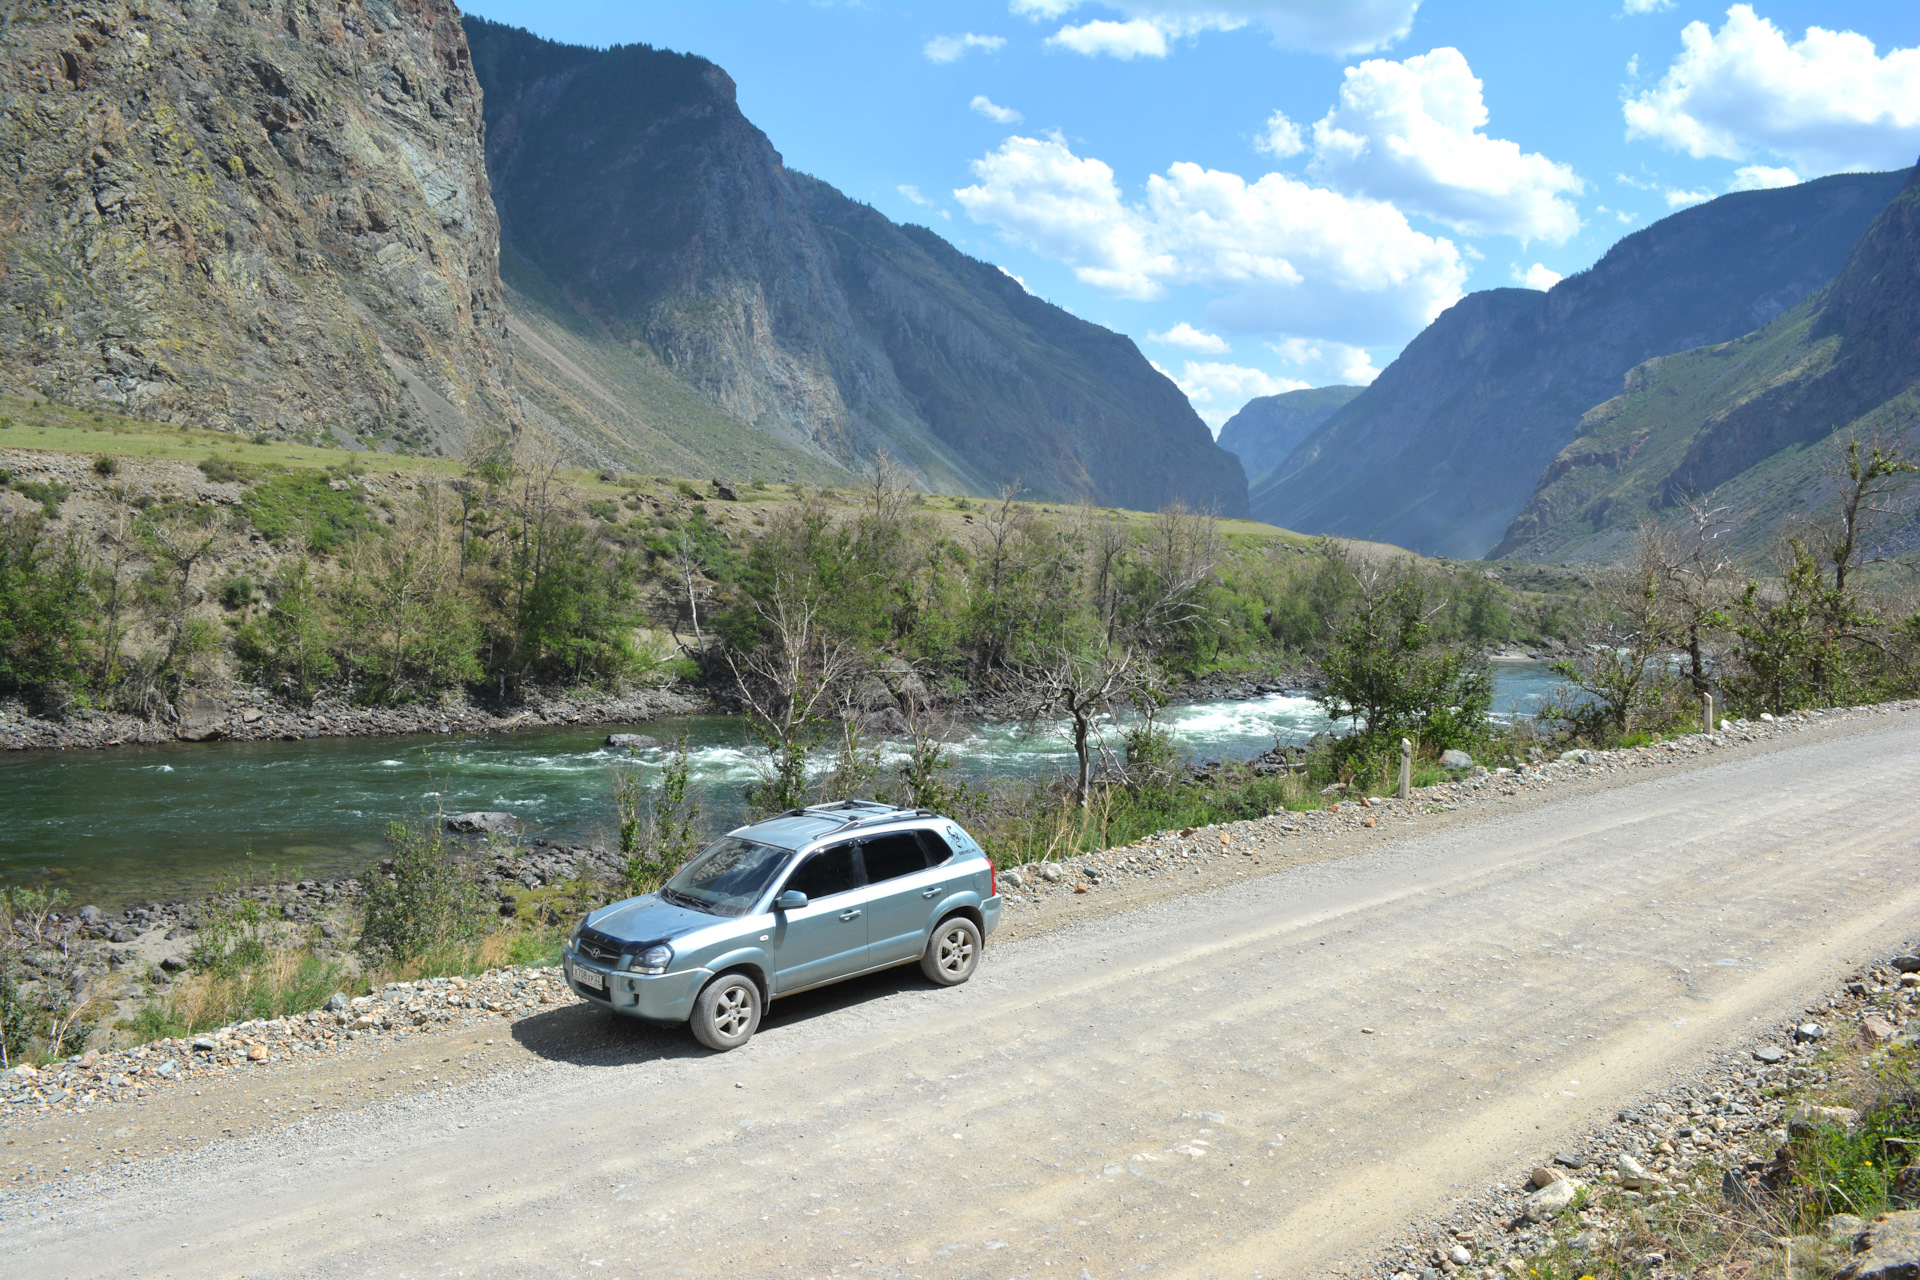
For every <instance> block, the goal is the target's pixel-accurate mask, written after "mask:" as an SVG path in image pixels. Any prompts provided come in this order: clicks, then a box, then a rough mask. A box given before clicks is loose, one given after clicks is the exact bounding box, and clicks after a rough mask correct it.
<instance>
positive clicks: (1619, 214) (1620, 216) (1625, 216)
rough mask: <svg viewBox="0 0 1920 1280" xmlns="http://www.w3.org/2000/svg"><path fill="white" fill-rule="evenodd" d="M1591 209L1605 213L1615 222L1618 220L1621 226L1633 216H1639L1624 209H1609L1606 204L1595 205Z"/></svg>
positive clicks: (1633, 217) (1630, 220)
mask: <svg viewBox="0 0 1920 1280" xmlns="http://www.w3.org/2000/svg"><path fill="white" fill-rule="evenodd" d="M1593 211H1594V212H1595V213H1602V214H1605V215H1607V216H1608V217H1610V218H1612V219H1613V220H1614V221H1615V222H1618V223H1619V224H1620V225H1621V226H1623V227H1624V226H1626V225H1628V224H1629V223H1631V222H1632V221H1633V220H1634V219H1635V218H1637V217H1639V216H1640V215H1639V214H1637V213H1628V212H1627V211H1626V210H1625V209H1609V208H1607V206H1605V205H1603V204H1602V205H1595V206H1594V209H1593Z"/></svg>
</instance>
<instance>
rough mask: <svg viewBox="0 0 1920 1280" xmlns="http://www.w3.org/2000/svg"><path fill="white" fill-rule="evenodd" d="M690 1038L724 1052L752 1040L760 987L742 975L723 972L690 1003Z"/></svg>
mask: <svg viewBox="0 0 1920 1280" xmlns="http://www.w3.org/2000/svg"><path fill="white" fill-rule="evenodd" d="M689 1022H690V1023H691V1025H692V1027H693V1038H694V1039H696V1040H698V1041H699V1042H700V1043H701V1044H703V1045H705V1046H707V1048H709V1049H713V1050H717V1051H718V1052H720V1053H725V1052H726V1051H727V1050H729V1049H738V1048H739V1047H740V1046H741V1045H743V1044H745V1043H746V1042H747V1041H749V1040H751V1039H753V1033H754V1032H755V1031H757V1030H759V1028H760V988H759V987H757V986H755V985H754V983H753V979H752V978H749V977H747V976H746V975H745V974H743V973H724V974H721V975H720V976H719V977H717V978H715V979H714V980H713V981H712V982H709V983H708V984H707V985H706V987H705V988H704V989H703V990H702V991H701V992H700V994H699V995H698V996H696V997H695V998H694V1001H693V1017H692V1018H691V1019H689Z"/></svg>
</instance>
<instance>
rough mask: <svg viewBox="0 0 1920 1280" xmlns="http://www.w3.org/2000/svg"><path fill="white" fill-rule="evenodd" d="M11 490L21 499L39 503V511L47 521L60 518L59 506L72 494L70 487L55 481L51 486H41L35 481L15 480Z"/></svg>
mask: <svg viewBox="0 0 1920 1280" xmlns="http://www.w3.org/2000/svg"><path fill="white" fill-rule="evenodd" d="M13 488H14V491H15V492H17V493H19V494H20V495H21V496H22V497H26V498H32V499H33V500H34V501H35V502H37V503H39V504H40V509H41V510H42V511H44V512H46V513H47V519H49V520H57V519H59V518H60V504H61V503H63V502H65V501H66V500H67V499H68V497H70V496H71V495H72V493H73V490H72V489H71V488H70V487H68V486H67V485H64V484H61V483H60V482H59V481H57V480H56V481H54V482H52V483H51V484H41V483H40V482H39V481H37V480H15V481H14V482H13Z"/></svg>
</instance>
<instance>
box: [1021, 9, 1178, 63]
mask: <svg viewBox="0 0 1920 1280" xmlns="http://www.w3.org/2000/svg"><path fill="white" fill-rule="evenodd" d="M1047 43H1048V44H1050V45H1053V46H1054V47H1055V48H1059V49H1070V50H1072V51H1073V52H1074V53H1078V54H1084V55H1086V56H1087V57H1089V58H1091V57H1095V56H1097V55H1099V54H1103V53H1104V54H1106V55H1107V56H1108V57H1110V58H1119V59H1120V60H1121V61H1123V62H1131V61H1133V59H1135V58H1164V57H1166V56H1167V32H1166V31H1165V30H1164V29H1163V28H1162V27H1161V26H1160V25H1159V24H1157V23H1153V22H1149V21H1147V20H1146V19H1145V18H1135V19H1134V20H1133V21H1131V22H1107V21H1104V20H1102V21H1099V22H1083V23H1081V24H1080V25H1079V26H1077V27H1062V28H1060V29H1059V30H1058V31H1056V32H1054V33H1053V34H1052V35H1050V36H1048V37H1047Z"/></svg>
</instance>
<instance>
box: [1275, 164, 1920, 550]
mask: <svg viewBox="0 0 1920 1280" xmlns="http://www.w3.org/2000/svg"><path fill="white" fill-rule="evenodd" d="M1908 176H1909V171H1905V170H1903V171H1900V172H1897V173H1877V174H1839V175H1836V176H1834V177H1830V178H1822V179H1819V180H1818V181H1814V182H1806V183H1802V184H1800V185H1799V186H1795V187H1785V188H1781V189H1778V190H1772V191H1748V192H1741V193H1738V194H1735V195H1728V196H1722V197H1720V198H1719V199H1717V200H1712V201H1709V202H1707V203H1706V204H1702V205H1698V206H1695V207H1694V208H1691V209H1687V210H1684V211H1682V212H1680V213H1677V214H1674V215H1673V216H1671V217H1668V218H1663V219H1661V220H1660V221H1659V222H1656V223H1654V224H1653V225H1652V226H1650V227H1647V228H1646V229H1645V230H1643V231H1639V232H1636V233H1635V234H1633V235H1631V236H1628V237H1627V238H1625V239H1624V240H1622V241H1620V242H1619V243H1618V244H1616V245H1615V246H1614V247H1613V248H1612V249H1611V250H1609V251H1608V252H1607V254H1606V256H1604V257H1603V258H1601V259H1600V261H1599V262H1597V263H1595V264H1594V266H1593V267H1592V268H1590V269H1589V270H1587V271H1583V272H1581V273H1580V274H1578V275H1575V276H1570V277H1568V278H1567V279H1565V280H1563V281H1561V282H1560V283H1559V284H1557V285H1555V286H1554V287H1553V288H1552V289H1551V290H1549V291H1548V292H1546V293H1544V294H1543V293H1540V292H1537V291H1534V290H1528V289H1492V290H1488V291H1486V292H1482V293H1474V294H1469V295H1468V296H1467V297H1465V298H1463V299H1461V300H1460V301H1459V302H1458V303H1456V304H1454V306H1453V307H1451V308H1449V309H1448V310H1447V311H1446V312H1445V313H1444V314H1442V315H1441V316H1440V317H1439V318H1438V319H1437V320H1435V321H1434V322H1433V323H1432V324H1431V325H1429V326H1428V327H1427V329H1426V330H1425V331H1424V332H1422V333H1421V334H1420V335H1419V336H1418V337H1416V338H1415V339H1414V340H1413V341H1412V342H1411V343H1409V344H1408V346H1407V348H1406V350H1405V351H1403V352H1402V353H1401V355H1400V357H1399V359H1397V360H1395V361H1394V362H1393V363H1392V364H1391V365H1389V366H1388V367H1387V368H1386V369H1385V370H1383V371H1382V372H1381V374H1380V376H1379V378H1377V379H1375V381H1374V382H1373V384H1372V385H1371V386H1369V387H1368V388H1367V389H1366V390H1365V391H1363V392H1362V393H1361V394H1360V395H1358V396H1356V397H1354V399H1353V400H1352V401H1351V402H1350V403H1349V404H1348V405H1347V406H1346V407H1345V408H1343V409H1341V410H1339V411H1338V412H1337V413H1335V414H1334V415H1333V416H1332V417H1331V418H1329V419H1328V420H1327V422H1326V423H1325V424H1324V425H1323V426H1321V428H1320V429H1319V430H1318V431H1317V432H1316V433H1315V434H1314V435H1313V436H1312V437H1311V438H1310V439H1308V440H1307V441H1306V442H1305V443H1303V444H1302V445H1300V446H1299V447H1298V448H1297V449H1295V450H1294V451H1293V453H1292V454H1291V456H1289V457H1288V458H1287V459H1286V461H1285V462H1284V463H1282V464H1281V465H1280V466H1279V467H1278V468H1277V469H1276V470H1275V471H1274V472H1273V473H1272V474H1271V475H1270V476H1269V477H1268V478H1267V479H1266V480H1265V481H1264V482H1262V483H1261V484H1259V485H1258V486H1257V487H1256V488H1255V491H1254V493H1253V495H1252V504H1253V513H1254V516H1255V517H1256V518H1257V519H1261V520H1266V521H1268V522H1270V523H1273V524H1280V525H1285V526H1286V527H1288V528H1291V529H1297V530H1300V531H1302V532H1308V533H1332V534H1339V535H1343V536H1347V537H1358V538H1369V539H1374V540H1378V541H1383V542H1393V543H1398V544H1399V545H1401V546H1405V547H1411V548H1413V549H1415V550H1418V551H1422V552H1425V553H1428V554H1433V555H1447V556H1456V557H1461V558H1474V557H1478V556H1481V555H1484V554H1486V552H1487V551H1488V549H1489V548H1490V547H1492V546H1493V545H1494V544H1495V543H1496V542H1500V541H1501V540H1502V538H1503V537H1504V535H1505V533H1506V530H1507V526H1508V525H1509V524H1510V523H1512V521H1513V519H1514V517H1515V515H1517V514H1518V513H1519V511H1520V508H1521V507H1522V506H1523V505H1524V504H1525V503H1526V502H1527V500H1528V497H1529V495H1530V494H1531V493H1532V492H1533V489H1534V486H1535V484H1536V483H1537V481H1538V480H1539V478H1540V475H1541V472H1542V471H1543V470H1544V469H1545V468H1546V467H1547V465H1548V464H1549V463H1551V462H1552V461H1553V460H1554V458H1555V456H1556V455H1557V454H1559V452H1560V451H1561V449H1563V448H1564V447H1565V446H1566V445H1567V443H1568V442H1569V441H1571V440H1572V439H1573V438H1574V436H1575V435H1576V434H1577V433H1578V432H1579V430H1580V420H1581V415H1582V414H1584V413H1585V412H1586V411H1587V410H1588V409H1590V408H1591V407H1593V406H1594V405H1595V404H1597V403H1599V402H1600V401H1601V400H1604V399H1606V398H1607V397H1609V396H1612V395H1613V394H1614V393H1615V392H1617V391H1618V390H1619V388H1620V386H1621V379H1622V378H1623V377H1624V376H1625V374H1626V372H1627V371H1628V370H1629V369H1632V368H1633V367H1634V366H1636V365H1639V364H1641V363H1643V362H1645V361H1646V360H1648V359H1650V358H1652V357H1654V356H1663V355H1669V354H1671V353H1674V352H1678V351H1685V350H1689V349H1691V348H1694V347H1699V346H1702V345H1706V344H1709V343H1716V342H1725V341H1728V340H1730V339H1732V338H1736V337H1738V336H1740V335H1741V334H1744V333H1748V332H1751V331H1752V330H1754V329H1757V328H1759V327H1760V326H1762V325H1764V324H1766V323H1767V322H1769V321H1771V320H1773V319H1775V318H1776V317H1778V316H1780V315H1782V314H1783V313H1785V312H1787V311H1789V310H1790V309H1792V308H1793V307H1795V306H1797V305H1798V304H1799V303H1800V302H1802V301H1803V300H1804V299H1805V298H1806V297H1807V296H1808V295H1809V294H1811V293H1813V292H1814V291H1815V290H1817V289H1819V288H1820V287H1821V286H1823V285H1825V284H1826V283H1827V282H1828V281H1830V280H1832V279H1833V277H1834V275H1835V274H1836V273H1837V272H1838V271H1839V270H1840V267H1841V265H1842V264H1843V263H1844V262H1845V261H1846V259H1847V255H1848V253H1849V251H1851V250H1852V248H1853V246H1854V245H1855V243H1856V242H1858V241H1859V239H1860V237H1861V235H1862V233H1864V232H1865V231H1866V229H1867V227H1868V226H1869V225H1870V224H1871V223H1872V222H1873V220H1874V218H1875V217H1876V216H1878V215H1879V213H1880V211H1881V210H1882V209H1884V208H1886V206H1887V202H1888V201H1890V200H1891V199H1892V198H1893V196H1894V194H1895V193H1896V192H1897V191H1899V190H1900V188H1901V186H1902V184H1903V183H1905V181H1906V180H1907V178H1908Z"/></svg>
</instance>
